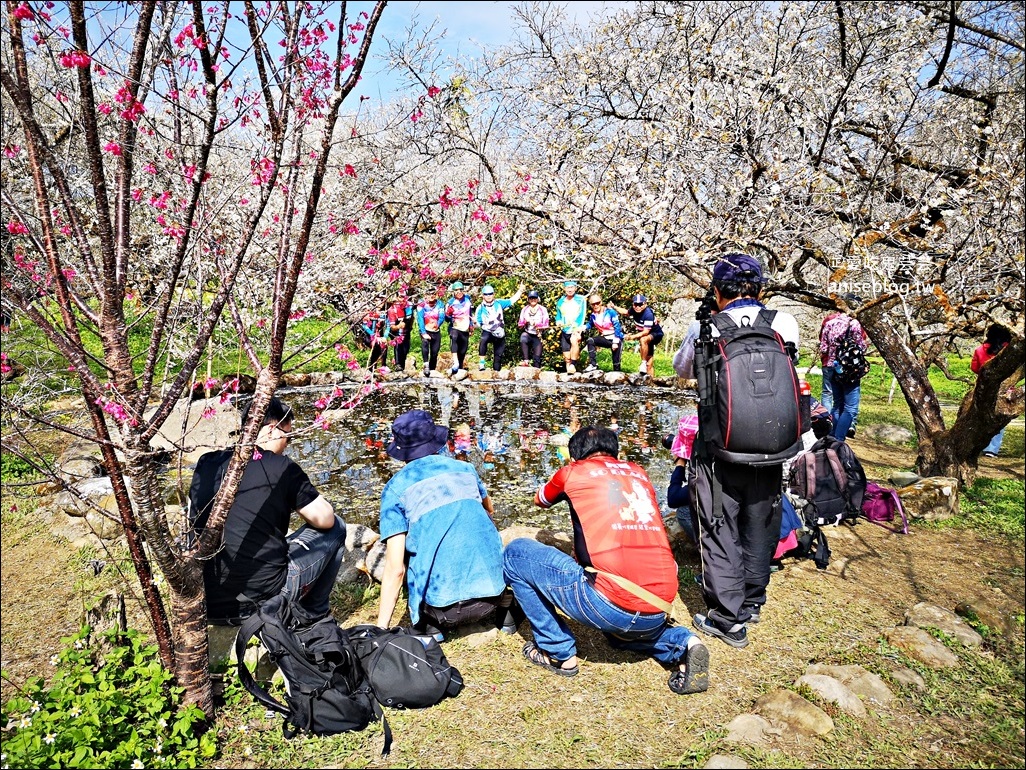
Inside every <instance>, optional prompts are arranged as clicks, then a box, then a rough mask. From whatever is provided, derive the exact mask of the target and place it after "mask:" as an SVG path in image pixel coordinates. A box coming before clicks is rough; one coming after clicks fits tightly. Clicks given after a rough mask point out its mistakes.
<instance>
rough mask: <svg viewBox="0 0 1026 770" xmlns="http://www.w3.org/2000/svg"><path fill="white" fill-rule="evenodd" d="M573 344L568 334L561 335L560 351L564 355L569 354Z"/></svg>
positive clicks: (561, 333)
mask: <svg viewBox="0 0 1026 770" xmlns="http://www.w3.org/2000/svg"><path fill="white" fill-rule="evenodd" d="M572 344H573V343H571V342H570V335H569V334H567V333H566V332H560V333H559V349H560V350H561V351H563V352H564V353H569V352H570V348H571V346H572Z"/></svg>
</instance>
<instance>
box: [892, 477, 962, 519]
mask: <svg viewBox="0 0 1026 770" xmlns="http://www.w3.org/2000/svg"><path fill="white" fill-rule="evenodd" d="M898 497H899V498H900V499H901V505H902V507H903V508H904V509H905V513H906V515H908V517H909V518H910V519H919V520H922V521H943V520H945V519H950V518H952V517H953V516H957V515H958V481H957V480H956V479H953V478H950V477H947V476H931V477H929V478H926V479H923V480H922V481H917V482H915V483H914V484H909V485H908V486H907V487H902V488H901V489H899V490H898Z"/></svg>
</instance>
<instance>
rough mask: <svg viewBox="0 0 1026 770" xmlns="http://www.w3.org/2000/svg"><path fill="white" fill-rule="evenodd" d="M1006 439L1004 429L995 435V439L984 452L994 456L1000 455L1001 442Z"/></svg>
mask: <svg viewBox="0 0 1026 770" xmlns="http://www.w3.org/2000/svg"><path fill="white" fill-rule="evenodd" d="M1004 438H1005V429H1004V428H1002V429H1001V430H999V431H998V432H997V433H995V434H994V438H992V439H991V440H990V443H989V444H987V446H986V448H985V449H984V450H983V451H984V452H991V453H993V454H998V453H999V452H1000V451H1001V442H1002V441H1003V440H1004Z"/></svg>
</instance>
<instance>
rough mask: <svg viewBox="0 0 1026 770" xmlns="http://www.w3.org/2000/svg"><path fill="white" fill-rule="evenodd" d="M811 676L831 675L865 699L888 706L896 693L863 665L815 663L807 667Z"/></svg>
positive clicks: (806, 670) (807, 672) (807, 671)
mask: <svg viewBox="0 0 1026 770" xmlns="http://www.w3.org/2000/svg"><path fill="white" fill-rule="evenodd" d="M805 673H806V674H807V675H810V676H817V675H821V676H829V677H833V678H834V679H836V680H838V681H839V682H841V683H843V684H844V685H845V686H846V687H847V688H848V689H849V690H851V691H852V692H853V693H855V694H856V695H857V696H858V697H860V698H861V699H862V700H863V701H871V702H875V703H878V704H880V705H882V706H886V705H887V704H889V703H890V702H891V701H892V700H894V693H892V692H891V690H890V688H889V687H888V686H887V684H886V683H885V682H884V680H883V679H881V678H880V677H879V676H877V675H876V674H874V673H873V672H872V671H867V670H866V669H864V668H863V667H862V666H858V665H851V666H829V665H825V664H822V663H813V664H812V665H810V666H809V667H808V668H806V669H805Z"/></svg>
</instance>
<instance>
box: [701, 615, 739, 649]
mask: <svg viewBox="0 0 1026 770" xmlns="http://www.w3.org/2000/svg"><path fill="white" fill-rule="evenodd" d="M693 621H694V626H695V628H697V629H698V630H699V631H701V632H702V633H703V634H709V636H715V637H718V638H719V639H720V640H722V641H724V642H726V643H727V644H729V645H730V646H731V647H737V648H738V649H741V648H742V647H747V646H748V629H746V628H745V627H744V626H742V625H739V624H735V625H734V626H733V628H732V629H731V630H730V631H724V630H722V629H721V628H719V627H718V626H716V624H715V623H713V622H712V621H711V620H709V618H707V617H706V616H705V615H702V614H698V615H695V617H694V619H693Z"/></svg>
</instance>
